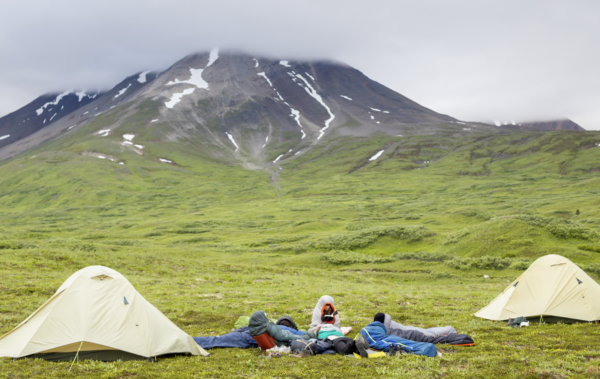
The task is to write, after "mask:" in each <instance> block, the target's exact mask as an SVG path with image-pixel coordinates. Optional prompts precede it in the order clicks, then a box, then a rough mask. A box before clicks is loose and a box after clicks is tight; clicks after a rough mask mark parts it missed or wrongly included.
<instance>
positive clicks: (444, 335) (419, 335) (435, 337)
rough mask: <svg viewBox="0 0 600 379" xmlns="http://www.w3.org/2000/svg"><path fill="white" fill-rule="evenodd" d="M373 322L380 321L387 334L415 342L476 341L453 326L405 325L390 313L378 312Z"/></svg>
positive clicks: (468, 343)
mask: <svg viewBox="0 0 600 379" xmlns="http://www.w3.org/2000/svg"><path fill="white" fill-rule="evenodd" d="M373 322H379V323H381V324H382V325H383V327H384V328H385V332H386V334H387V335H391V336H397V337H400V338H404V339H407V340H411V341H415V342H427V343H432V344H439V343H445V344H450V345H472V344H474V341H473V339H472V338H471V337H469V336H468V335H466V334H458V333H457V332H456V329H454V328H453V327H451V326H444V327H437V328H429V329H423V328H418V327H416V326H405V325H402V324H400V323H398V322H395V321H393V320H392V317H391V316H390V315H388V314H384V313H377V314H376V315H375V317H374V318H373Z"/></svg>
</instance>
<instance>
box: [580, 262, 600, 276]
mask: <svg viewBox="0 0 600 379" xmlns="http://www.w3.org/2000/svg"><path fill="white" fill-rule="evenodd" d="M581 269H582V270H583V271H585V272H586V273H587V274H594V275H597V276H600V265H599V264H597V263H593V264H591V265H585V266H581Z"/></svg>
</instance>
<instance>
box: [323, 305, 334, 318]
mask: <svg viewBox="0 0 600 379" xmlns="http://www.w3.org/2000/svg"><path fill="white" fill-rule="evenodd" d="M332 313H333V308H332V307H331V304H329V303H328V304H325V306H324V307H323V314H324V315H330V314H332Z"/></svg>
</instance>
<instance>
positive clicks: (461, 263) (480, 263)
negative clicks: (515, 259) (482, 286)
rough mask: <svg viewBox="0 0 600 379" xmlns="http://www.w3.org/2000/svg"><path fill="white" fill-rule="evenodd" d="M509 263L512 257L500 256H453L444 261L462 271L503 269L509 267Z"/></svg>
mask: <svg viewBox="0 0 600 379" xmlns="http://www.w3.org/2000/svg"><path fill="white" fill-rule="evenodd" d="M511 263H512V259H510V258H500V257H478V258H453V259H450V260H447V261H445V264H446V265H447V266H448V267H451V268H455V269H458V270H463V271H467V270H470V269H472V268H478V269H488V270H503V269H505V268H507V267H509V266H510V265H511Z"/></svg>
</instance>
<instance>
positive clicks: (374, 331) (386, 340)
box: [360, 321, 437, 357]
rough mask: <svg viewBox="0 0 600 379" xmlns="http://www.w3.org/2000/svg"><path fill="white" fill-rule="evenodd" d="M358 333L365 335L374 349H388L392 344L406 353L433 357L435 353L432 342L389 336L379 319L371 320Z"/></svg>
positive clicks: (435, 349)
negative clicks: (400, 347)
mask: <svg viewBox="0 0 600 379" xmlns="http://www.w3.org/2000/svg"><path fill="white" fill-rule="evenodd" d="M360 334H362V335H364V336H365V338H366V339H367V341H368V342H369V346H370V347H372V348H373V349H375V350H379V351H389V350H390V344H392V345H394V346H396V345H400V346H402V347H403V348H404V350H406V352H407V353H408V354H415V355H425V356H427V357H435V356H436V355H437V348H436V347H435V345H434V344H431V343H426V342H415V341H410V340H406V339H404V338H400V337H397V336H390V335H388V334H387V333H386V329H385V326H384V325H383V324H382V323H380V322H379V321H375V322H372V323H370V324H369V325H367V326H365V327H364V328H362V329H361V331H360Z"/></svg>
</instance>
